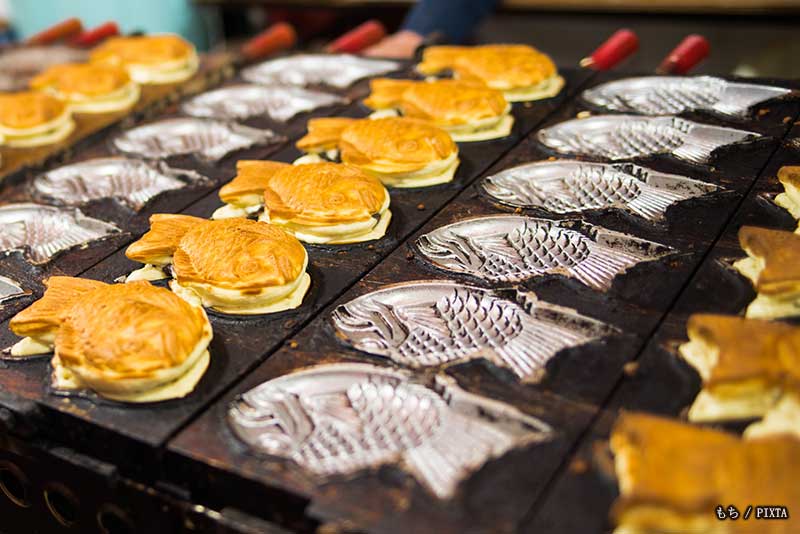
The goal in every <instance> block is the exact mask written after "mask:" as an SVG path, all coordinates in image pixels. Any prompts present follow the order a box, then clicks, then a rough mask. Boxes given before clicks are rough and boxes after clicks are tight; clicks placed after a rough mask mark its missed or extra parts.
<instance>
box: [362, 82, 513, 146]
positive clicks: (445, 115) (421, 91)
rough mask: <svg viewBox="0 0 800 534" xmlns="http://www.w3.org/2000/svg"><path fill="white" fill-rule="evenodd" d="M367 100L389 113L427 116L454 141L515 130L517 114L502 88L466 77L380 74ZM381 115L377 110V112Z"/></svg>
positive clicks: (374, 107)
mask: <svg viewBox="0 0 800 534" xmlns="http://www.w3.org/2000/svg"><path fill="white" fill-rule="evenodd" d="M370 90H371V92H370V95H369V97H368V98H366V99H365V100H364V104H366V105H367V106H368V107H370V108H372V109H376V110H382V111H380V112H379V113H380V114H381V115H386V114H387V113H391V112H392V110H394V112H398V113H400V114H402V115H403V116H405V117H411V118H414V119H423V120H426V121H429V122H430V123H432V124H434V125H435V126H438V127H440V128H442V129H443V130H445V131H446V132H448V133H449V134H450V136H451V137H452V138H453V140H454V141H459V142H460V141H484V140H488V139H498V138H500V137H506V136H508V135H509V134H510V133H511V127H512V126H513V125H514V117H513V116H512V115H511V114H510V113H511V104H509V103H508V101H506V99H505V97H504V96H503V93H502V91H498V90H497V89H492V88H490V87H487V86H486V85H483V84H482V83H477V82H468V81H462V80H436V81H413V80H395V79H390V78H378V79H375V80H372V81H371V82H370ZM376 115H377V114H376Z"/></svg>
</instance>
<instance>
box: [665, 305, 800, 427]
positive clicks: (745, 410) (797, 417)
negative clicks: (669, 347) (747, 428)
mask: <svg viewBox="0 0 800 534" xmlns="http://www.w3.org/2000/svg"><path fill="white" fill-rule="evenodd" d="M686 330H687V333H688V336H689V341H688V342H686V343H684V344H682V345H681V346H680V347H679V352H680V355H681V356H682V357H683V358H684V359H685V360H686V361H687V362H689V364H690V365H691V366H692V367H694V368H695V369H696V370H697V372H698V373H699V374H700V377H701V378H702V380H703V389H702V390H701V391H700V393H699V394H698V395H697V398H696V399H695V401H694V403H693V404H692V407H691V408H690V409H689V420H690V421H697V422H718V421H725V420H744V419H755V418H762V417H765V416H766V415H770V416H771V420H772V423H773V424H772V431H773V433H775V430H776V429H777V430H779V431H780V430H782V429H791V428H792V427H793V431H794V432H795V433H796V434H797V436H798V438H800V424H798V422H800V409H799V408H800V365H798V364H800V327H797V326H792V325H789V324H786V323H781V322H776V321H763V320H759V319H745V318H743V317H738V316H726V315H710V314H696V315H692V316H691V317H690V318H689V322H688V324H687V327H686ZM790 397H792V398H790ZM792 405H793V406H794V407H795V410H794V414H793V415H790V414H788V413H784V412H786V410H787V408H788V407H789V406H792ZM780 407H782V409H780ZM776 415H786V417H783V418H782V421H781V423H782V424H777V425H776V424H775V423H777V422H778V421H777V420H776ZM763 430H765V429H764V428H763V425H762V434H763V433H764V432H763ZM745 435H747V433H746V434H745Z"/></svg>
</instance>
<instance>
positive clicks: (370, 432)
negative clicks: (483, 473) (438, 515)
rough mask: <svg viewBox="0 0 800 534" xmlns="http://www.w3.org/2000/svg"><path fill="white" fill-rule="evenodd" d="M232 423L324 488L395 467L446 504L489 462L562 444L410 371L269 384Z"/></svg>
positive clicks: (521, 418)
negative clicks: (425, 382) (542, 445)
mask: <svg viewBox="0 0 800 534" xmlns="http://www.w3.org/2000/svg"><path fill="white" fill-rule="evenodd" d="M228 423H229V425H230V427H231V429H232V430H233V432H234V434H235V435H236V436H237V437H238V438H239V439H241V440H242V441H243V442H244V443H245V444H246V445H247V446H248V447H249V448H250V449H251V450H252V451H254V452H256V453H259V454H262V455H267V456H268V457H270V458H279V459H286V460H291V461H293V462H295V463H296V464H297V465H299V466H300V467H301V468H303V469H305V470H306V471H308V472H310V473H312V474H313V475H315V476H316V477H319V478H321V479H322V480H321V482H322V483H326V482H329V480H328V479H329V478H330V477H337V476H356V475H358V474H360V473H363V472H365V471H367V470H370V469H376V468H378V467H380V466H382V465H387V464H388V465H395V466H397V467H399V468H402V469H404V470H405V471H407V472H408V473H410V474H411V475H412V476H414V478H415V479H416V480H417V481H418V482H419V483H420V484H422V486H423V487H425V488H426V489H427V490H428V491H430V492H431V493H432V494H433V495H435V496H436V497H437V498H440V499H447V498H450V497H452V496H453V495H454V494H455V493H456V491H457V489H458V485H459V483H460V482H461V481H462V480H464V479H466V478H467V477H469V475H471V474H472V473H473V472H475V471H477V470H478V469H479V468H480V467H481V466H482V465H483V464H484V463H486V461H488V460H489V459H491V458H496V457H500V456H502V455H504V454H505V453H506V452H508V451H510V450H512V449H515V448H519V447H524V446H527V445H531V444H534V443H539V442H542V441H545V440H547V439H549V438H550V436H551V435H552V430H551V429H550V427H549V426H548V425H547V424H545V423H543V422H542V421H540V420H539V419H537V418H535V417H531V416H529V415H526V414H524V413H522V412H520V411H519V410H517V409H516V408H514V407H512V406H510V405H507V404H505V403H501V402H498V401H493V400H490V399H486V398H483V397H479V396H477V395H474V394H471V393H468V392H466V391H464V390H463V389H461V388H460V387H459V386H458V385H457V384H456V382H455V381H454V380H453V379H452V378H448V377H444V376H439V377H436V379H435V383H434V385H433V387H428V386H425V385H423V384H420V383H418V382H415V381H414V380H413V379H412V377H411V376H410V375H409V374H407V373H405V372H402V371H397V370H392V369H387V368H381V367H377V366H374V365H368V364H353V363H342V364H331V365H321V366H318V367H311V368H309V369H306V370H303V371H299V372H295V373H292V374H289V375H286V376H282V377H280V378H276V379H273V380H270V381H268V382H265V383H263V384H261V385H259V386H257V387H255V388H254V389H252V390H250V391H248V392H247V393H245V394H244V395H242V396H241V397H239V398H238V399H237V400H236V401H234V402H233V404H232V405H231V407H230V409H229V411H228Z"/></svg>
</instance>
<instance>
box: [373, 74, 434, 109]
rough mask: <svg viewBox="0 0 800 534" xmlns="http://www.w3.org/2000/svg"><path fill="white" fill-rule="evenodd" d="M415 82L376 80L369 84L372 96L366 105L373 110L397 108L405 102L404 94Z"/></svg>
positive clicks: (389, 79)
mask: <svg viewBox="0 0 800 534" xmlns="http://www.w3.org/2000/svg"><path fill="white" fill-rule="evenodd" d="M417 83H420V82H416V81H413V80H395V79H393V78H376V79H374V80H372V81H370V83H369V89H370V94H369V96H368V97H367V98H365V99H364V104H365V105H366V106H367V107H370V108H372V109H387V108H397V107H400V104H401V103H402V101H403V93H405V92H406V90H407V89H408V88H410V87H412V86H414V85H415V84H417Z"/></svg>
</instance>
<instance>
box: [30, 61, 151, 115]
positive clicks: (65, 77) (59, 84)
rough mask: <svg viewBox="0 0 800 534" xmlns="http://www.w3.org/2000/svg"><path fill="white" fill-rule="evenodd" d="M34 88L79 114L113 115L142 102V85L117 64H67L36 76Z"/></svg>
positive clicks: (56, 66) (32, 86)
mask: <svg viewBox="0 0 800 534" xmlns="http://www.w3.org/2000/svg"><path fill="white" fill-rule="evenodd" d="M30 86H31V89H35V90H39V91H47V92H49V93H51V94H53V95H55V96H56V97H58V98H60V99H62V100H65V101H66V102H68V103H69V107H70V109H71V110H72V111H73V112H75V113H109V112H113V111H120V110H124V109H128V108H130V107H131V106H133V105H134V104H135V103H136V102H137V101H138V100H139V93H140V91H139V85H138V84H137V83H136V82H134V81H133V80H131V78H130V76H129V75H128V72H127V71H126V70H125V69H124V68H122V67H120V66H117V65H108V64H101V63H64V64H62V65H55V66H53V67H50V68H49V69H47V70H45V71H44V72H42V73H40V74H39V75H37V76H36V77H34V78H33V79H32V80H31V82H30Z"/></svg>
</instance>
